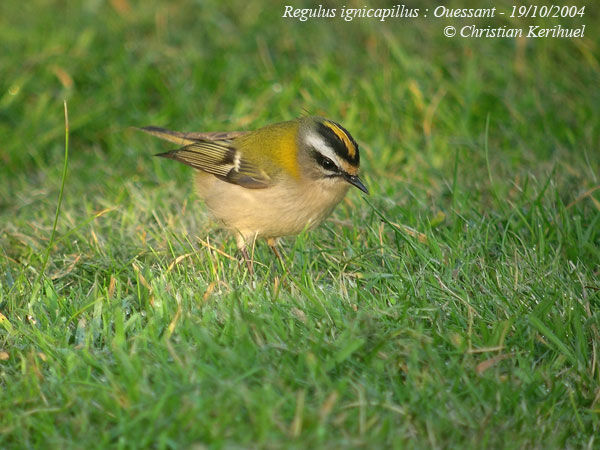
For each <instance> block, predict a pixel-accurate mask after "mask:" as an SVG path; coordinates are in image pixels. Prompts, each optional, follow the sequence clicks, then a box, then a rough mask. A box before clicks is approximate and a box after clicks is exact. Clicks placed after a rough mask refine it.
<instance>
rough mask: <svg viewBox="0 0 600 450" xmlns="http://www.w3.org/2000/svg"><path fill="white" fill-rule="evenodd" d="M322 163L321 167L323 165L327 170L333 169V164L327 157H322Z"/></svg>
mask: <svg viewBox="0 0 600 450" xmlns="http://www.w3.org/2000/svg"><path fill="white" fill-rule="evenodd" d="M322 164H323V167H325V168H326V169H327V170H333V169H335V164H334V163H333V161H332V160H330V159H329V158H323V163H322Z"/></svg>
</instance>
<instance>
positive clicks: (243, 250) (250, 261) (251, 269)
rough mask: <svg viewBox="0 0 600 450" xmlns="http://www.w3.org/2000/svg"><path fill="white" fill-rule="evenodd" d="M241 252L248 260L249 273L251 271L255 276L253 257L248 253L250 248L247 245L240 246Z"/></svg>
mask: <svg viewBox="0 0 600 450" xmlns="http://www.w3.org/2000/svg"><path fill="white" fill-rule="evenodd" d="M240 252H241V254H242V257H243V258H244V261H246V266H247V267H248V273H250V276H254V265H253V264H252V258H250V255H249V254H248V249H247V248H246V247H242V248H240Z"/></svg>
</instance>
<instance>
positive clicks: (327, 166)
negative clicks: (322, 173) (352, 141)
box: [315, 152, 338, 172]
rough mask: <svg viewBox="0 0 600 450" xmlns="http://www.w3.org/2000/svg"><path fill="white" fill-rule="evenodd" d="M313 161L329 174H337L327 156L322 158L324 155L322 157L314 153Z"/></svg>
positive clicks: (334, 166) (335, 167) (336, 168)
mask: <svg viewBox="0 0 600 450" xmlns="http://www.w3.org/2000/svg"><path fill="white" fill-rule="evenodd" d="M315 159H316V160H317V162H318V163H319V165H320V166H321V167H323V168H324V169H325V170H329V171H331V172H337V171H338V167H337V166H336V165H335V163H334V162H333V161H332V160H331V159H329V158H328V157H327V156H324V155H322V154H321V153H319V152H315Z"/></svg>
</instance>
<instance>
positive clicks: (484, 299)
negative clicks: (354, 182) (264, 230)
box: [0, 0, 600, 448]
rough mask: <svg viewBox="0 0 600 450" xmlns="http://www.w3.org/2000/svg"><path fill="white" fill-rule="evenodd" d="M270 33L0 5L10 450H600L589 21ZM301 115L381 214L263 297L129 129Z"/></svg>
mask: <svg viewBox="0 0 600 450" xmlns="http://www.w3.org/2000/svg"><path fill="white" fill-rule="evenodd" d="M359 6H360V5H359ZM455 6H458V7H462V6H464V5H462V4H460V3H458V2H455ZM496 6H500V4H499V5H496ZM281 14H282V11H281V10H280V8H277V7H274V6H269V7H265V5H264V4H261V3H258V2H249V3H247V2H233V3H232V4H230V5H228V6H224V5H222V4H220V3H219V2H216V1H215V2H212V1H208V2H204V3H202V4H200V3H193V2H183V1H176V2H170V3H168V4H166V3H158V2H153V1H151V2H145V3H143V4H142V3H139V4H138V3H134V2H130V1H126V0H113V1H111V2H108V3H103V2H93V1H81V2H78V3H69V4H68V5H67V4H65V3H63V2H58V1H57V2H54V3H52V4H48V3H47V2H41V1H32V2H21V3H18V4H17V3H15V2H2V4H1V6H0V41H1V42H3V48H4V51H3V52H2V55H1V56H0V135H2V136H3V139H2V143H1V144H0V162H1V164H0V179H1V180H2V181H1V182H0V312H1V315H0V386H1V394H0V445H1V446H2V447H3V448H23V447H48V446H50V447H54V448H58V447H60V448H74V447H77V448H81V447H92V448H98V447H108V446H115V447H126V448H129V447H142V448H143V447H151V446H152V447H158V448H178V447H183V448H186V447H193V446H199V447H201V446H202V445H205V446H211V447H212V446H215V447H309V446H316V447H341V446H343V447H404V446H406V447H456V446H460V447H493V448H494V447H495V448H497V447H515V448H521V447H536V448H539V447H550V448H556V447H584V448H594V447H597V446H598V439H597V436H598V435H599V433H600V417H599V413H600V383H599V381H600V354H599V350H600V349H599V346H600V336H599V326H600V323H599V322H600V316H599V313H598V311H599V310H600V309H599V307H600V284H599V282H598V280H599V278H600V277H599V272H600V189H598V188H599V186H600V181H599V178H598V174H599V173H600V152H599V151H598V150H599V144H600V119H599V118H600V93H599V91H598V89H597V86H598V82H599V81H600V64H599V61H598V58H597V54H598V53H597V49H598V45H599V42H598V38H597V33H596V32H595V29H596V28H598V25H599V24H600V23H599V21H598V12H597V11H596V10H594V9H593V8H592V7H591V6H589V7H587V9H586V13H585V16H584V18H581V19H579V18H577V19H572V20H569V19H565V20H564V21H560V23H561V24H563V26H566V25H569V24H571V25H572V26H578V25H579V24H582V23H585V24H587V25H588V26H587V31H586V37H585V38H582V39H577V40H559V39H536V40H525V39H522V40H513V39H458V38H454V39H448V38H445V37H444V36H443V34H442V30H443V27H444V26H446V25H447V24H455V25H456V24H457V23H462V22H457V20H458V19H456V20H454V19H453V20H454V21H452V20H447V21H446V20H442V19H440V20H437V21H436V20H433V19H425V18H421V19H414V20H405V21H403V22H399V21H392V20H388V21H386V22H385V23H381V22H376V21H369V20H358V19H356V20H354V21H353V22H350V23H345V22H341V21H335V20H324V19H321V20H312V21H308V22H306V23H301V22H298V21H294V20H289V19H286V20H284V19H282V18H281V17H280V16H281ZM482 23H483V22H482ZM493 23H495V24H497V25H503V24H511V25H512V26H517V25H519V26H526V25H528V24H530V23H531V24H542V25H546V26H551V25H554V24H556V23H559V21H558V20H556V21H554V20H553V19H548V20H547V21H544V20H542V19H529V21H528V20H522V21H517V20H516V19H514V20H512V21H511V19H509V18H505V19H497V21H496V22H493ZM65 99H66V100H67V102H68V108H69V133H68V134H67V136H68V141H67V142H65V134H66V133H65V131H66V130H65V121H64V114H63V101H64V100H65ZM305 112H309V113H311V114H321V115H325V116H327V117H331V118H332V119H334V120H338V121H340V122H341V123H342V124H343V125H344V126H345V127H346V128H347V129H349V130H350V131H351V132H352V134H353V135H354V137H355V138H357V140H358V141H359V144H360V145H361V151H362V163H363V169H362V171H363V175H364V179H365V181H366V183H367V185H368V186H369V189H370V191H371V196H370V197H368V198H364V197H363V196H362V195H360V193H359V192H358V191H356V192H352V193H351V194H350V195H349V196H348V197H347V199H346V200H345V201H344V202H343V203H342V204H341V205H340V206H339V207H338V208H337V209H336V211H335V213H334V214H333V216H332V218H331V219H330V220H328V221H327V222H326V223H325V224H324V225H322V226H321V227H320V228H318V229H317V230H314V231H312V232H309V233H304V234H302V235H300V236H299V237H298V238H297V239H294V238H289V239H287V240H286V241H285V242H284V248H283V250H284V252H285V255H286V256H285V261H284V267H283V266H281V265H280V264H279V262H278V261H277V260H276V259H275V258H274V257H273V256H272V255H271V253H270V251H269V249H268V248H267V246H266V245H264V244H261V243H259V244H258V245H257V246H256V248H255V249H254V258H255V260H256V264H255V271H256V274H255V276H254V278H252V277H250V276H249V274H248V272H247V269H246V267H245V265H243V264H239V263H238V262H237V261H236V260H235V258H236V254H235V243H234V242H233V240H232V239H230V238H229V237H228V236H227V235H226V234H225V233H224V232H222V231H220V230H219V229H218V228H217V227H216V226H215V225H214V224H213V223H212V222H211V220H210V218H209V217H208V216H207V214H206V212H205V211H204V209H203V207H202V206H201V204H200V202H199V201H198V199H197V198H195V197H194V194H193V188H192V185H191V182H190V180H191V173H190V170H189V169H188V168H186V167H183V166H178V165H176V164H172V163H169V162H168V161H162V160H158V159H156V158H151V155H152V154H153V153H156V152H158V151H164V150H165V149H166V147H165V146H164V145H163V144H162V143H159V142H155V141H153V140H151V139H149V138H147V137H146V136H144V135H141V134H140V133H137V132H135V131H134V130H133V129H131V128H130V127H131V126H143V125H149V124H153V125H159V126H165V127H168V128H172V129H181V130H207V131H210V130H215V131H216V130H234V129H251V128H253V127H258V126H261V125H263V124H266V123H269V122H275V121H281V120H286V119H290V118H292V117H295V116H298V115H301V114H303V113H305ZM67 146H68V161H66V160H65V156H66V155H67ZM67 163H68V172H66V176H64V172H63V170H64V168H65V167H66V164H67ZM63 183H64V189H63V187H62V186H63ZM61 195H62V198H63V200H62V206H61V208H60V210H59V211H58V209H57V201H58V200H59V198H60V196H61ZM57 211H58V213H59V214H58V216H57V217H58V220H57V222H56V224H55V226H53V223H54V219H55V213H56V212H57ZM46 254H48V255H49V257H48V260H47V263H46V260H45V255H46ZM232 258H233V259H232Z"/></svg>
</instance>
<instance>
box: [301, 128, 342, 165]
mask: <svg viewBox="0 0 600 450" xmlns="http://www.w3.org/2000/svg"><path fill="white" fill-rule="evenodd" d="M306 143H307V144H308V145H310V146H311V147H313V148H314V149H315V150H316V151H318V152H319V153H320V154H321V155H323V156H325V157H326V158H329V159H330V160H332V161H333V163H334V164H335V165H336V166H337V167H338V168H339V167H341V165H340V160H339V158H338V156H337V155H336V154H335V152H334V151H333V149H332V148H331V147H330V146H329V145H327V143H326V142H325V141H324V140H323V138H322V137H321V136H319V135H318V134H315V133H310V134H308V135H307V136H306Z"/></svg>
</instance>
